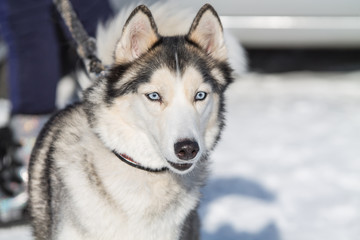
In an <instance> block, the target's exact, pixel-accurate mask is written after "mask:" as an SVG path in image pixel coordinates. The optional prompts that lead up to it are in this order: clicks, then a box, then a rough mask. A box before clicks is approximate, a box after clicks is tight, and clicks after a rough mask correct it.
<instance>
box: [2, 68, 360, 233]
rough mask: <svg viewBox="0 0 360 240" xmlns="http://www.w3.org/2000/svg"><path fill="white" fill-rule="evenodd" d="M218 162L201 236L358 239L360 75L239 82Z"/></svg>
mask: <svg viewBox="0 0 360 240" xmlns="http://www.w3.org/2000/svg"><path fill="white" fill-rule="evenodd" d="M212 159H213V164H212V169H213V173H212V175H211V178H210V180H209V183H208V185H207V187H206V188H205V189H204V191H203V192H204V197H203V202H202V205H201V209H200V214H201V218H202V225H203V230H202V231H203V232H202V235H203V240H235V239H236V240H357V239H360V237H359V236H360V72H353V73H335V74H334V73H332V74H328V73H316V74H314V73H288V74H279V75H258V74H249V75H247V76H245V77H244V78H242V79H239V80H238V81H237V82H236V83H234V84H233V85H232V86H231V88H229V91H228V114H227V127H226V129H225V132H224V134H223V138H222V140H221V141H220V143H219V145H218V146H217V148H216V150H215V151H214V153H213V154H212ZM0 239H1V240H29V239H31V237H30V231H29V228H28V227H27V226H23V227H16V228H12V229H0Z"/></svg>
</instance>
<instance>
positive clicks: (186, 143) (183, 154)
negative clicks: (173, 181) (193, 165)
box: [174, 139, 199, 160]
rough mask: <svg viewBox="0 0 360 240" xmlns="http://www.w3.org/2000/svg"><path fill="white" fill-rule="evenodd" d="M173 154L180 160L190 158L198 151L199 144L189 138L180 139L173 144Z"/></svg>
mask: <svg viewBox="0 0 360 240" xmlns="http://www.w3.org/2000/svg"><path fill="white" fill-rule="evenodd" d="M174 149H175V154H176V156H177V157H178V158H179V159H181V160H190V159H193V158H195V157H196V154H197V153H198V152H199V144H198V143H197V142H194V141H192V140H189V139H185V140H182V141H180V142H177V143H175V145H174Z"/></svg>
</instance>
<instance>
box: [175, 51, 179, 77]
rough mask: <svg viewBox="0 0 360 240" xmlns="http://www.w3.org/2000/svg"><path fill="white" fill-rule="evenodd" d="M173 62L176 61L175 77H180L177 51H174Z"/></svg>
mask: <svg viewBox="0 0 360 240" xmlns="http://www.w3.org/2000/svg"><path fill="white" fill-rule="evenodd" d="M175 63H176V77H177V78H180V66H179V58H178V54H177V52H175Z"/></svg>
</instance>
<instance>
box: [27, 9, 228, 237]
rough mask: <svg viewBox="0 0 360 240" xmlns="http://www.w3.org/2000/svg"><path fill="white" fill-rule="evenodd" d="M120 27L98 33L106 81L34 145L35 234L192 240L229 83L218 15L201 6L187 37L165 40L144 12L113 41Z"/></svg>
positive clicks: (46, 129) (63, 113)
mask: <svg viewBox="0 0 360 240" xmlns="http://www.w3.org/2000/svg"><path fill="white" fill-rule="evenodd" d="M155 11H156V10H155ZM157 17H159V16H155V19H156V18H157ZM157 24H159V25H157ZM174 24H178V25H182V23H181V22H177V23H176V22H174ZM115 25H116V24H115ZM115 25H114V23H112V24H109V25H107V26H105V27H102V28H100V30H99V35H98V41H100V40H103V42H102V43H98V44H99V56H100V58H101V59H102V60H103V61H104V62H105V63H106V61H108V62H107V63H108V64H111V69H110V70H109V74H108V76H107V77H106V78H103V79H98V80H97V81H95V82H94V84H93V85H92V86H91V87H89V88H88V89H87V90H86V91H85V92H84V100H83V101H82V102H80V103H78V104H75V105H73V106H70V107H68V108H66V109H64V110H62V111H60V112H59V113H58V114H56V115H55V116H54V117H53V118H52V119H51V120H50V121H49V122H48V124H47V125H46V126H45V127H44V129H43V131H42V132H41V134H40V136H39V138H38V140H37V142H36V145H35V147H34V150H33V153H32V156H31V161H30V167H29V176H30V180H29V195H30V215H31V218H32V226H33V232H34V236H35V239H74V240H75V239H86V240H92V239H93V240H95V239H97V240H98V239H104V240H106V239H111V240H113V239H126V240H141V239H144V240H145V239H146V240H152V239H153V240H155V239H156V240H162V239H164V240H165V239H166V240H176V239H187V240H192V239H199V222H198V217H197V213H196V208H197V205H198V203H199V198H200V188H201V186H202V185H203V184H204V182H205V180H206V177H207V175H208V165H209V162H208V161H207V159H208V154H209V152H210V151H211V150H212V149H213V148H214V146H215V144H216V142H217V141H218V139H219V137H220V133H221V130H222V128H223V125H224V116H223V114H224V91H225V89H226V88H227V86H228V85H229V84H230V83H231V81H232V70H231V68H230V66H229V64H228V62H227V60H228V54H227V49H226V46H225V40H224V37H223V30H222V26H221V23H220V20H219V17H218V15H217V14H216V12H215V10H214V9H213V8H212V7H211V6H210V5H208V4H207V5H204V6H203V7H202V8H201V9H200V11H199V12H198V14H197V15H196V17H195V19H194V21H193V22H192V24H191V26H190V28H189V30H188V33H187V34H185V35H172V36H164V35H162V34H160V33H161V32H164V31H165V29H162V28H161V23H158V22H156V21H155V20H154V17H153V15H152V13H151V12H150V10H149V9H148V8H147V7H145V6H144V5H141V6H138V7H137V8H135V10H134V11H133V12H132V13H131V14H130V17H129V18H128V20H127V21H126V23H125V25H124V27H123V30H122V31H121V29H120V32H121V34H120V35H121V36H120V37H119V38H117V39H116V40H115V41H114V39H113V38H114V37H113V38H111V36H116V35H117V34H118V33H116V34H115V33H114V32H112V31H113V28H114V26H115ZM173 26H174V28H176V25H173ZM170 27H171V26H170ZM167 28H169V26H167ZM117 31H119V29H117ZM180 33H181V32H180ZM109 39H111V41H110V40H109ZM107 40H108V41H107ZM101 44H102V45H101ZM109 49H112V52H111V57H110V58H109V56H107V55H106V54H105V53H106V52H108V54H109V51H110V50H109ZM104 54H105V55H106V56H104ZM114 153H116V154H114ZM119 155H120V156H122V157H123V158H125V159H128V160H129V162H131V164H126V163H125V162H124V159H120V158H119ZM131 165H135V166H140V167H141V168H140V169H139V168H137V167H133V166H131ZM160 170H161V171H160Z"/></svg>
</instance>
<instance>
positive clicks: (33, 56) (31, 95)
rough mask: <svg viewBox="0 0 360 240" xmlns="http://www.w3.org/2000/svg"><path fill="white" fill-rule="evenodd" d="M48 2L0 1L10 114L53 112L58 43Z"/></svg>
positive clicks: (57, 74) (42, 0) (58, 73)
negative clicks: (6, 49) (6, 61)
mask: <svg viewBox="0 0 360 240" xmlns="http://www.w3.org/2000/svg"><path fill="white" fill-rule="evenodd" d="M51 4H52V2H51V1H50V0H37V1H28V0H2V1H0V25H1V34H2V36H3V38H4V39H5V41H6V42H7V44H8V47H9V56H8V64H9V79H8V80H9V81H8V82H9V83H8V85H9V91H10V100H11V104H12V113H13V114H44V113H51V112H53V111H54V110H55V92H56V85H57V82H58V79H59V77H60V71H59V57H58V56H59V54H58V42H57V38H56V33H55V29H54V24H53V17H52V12H51V9H52V5H51Z"/></svg>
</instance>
